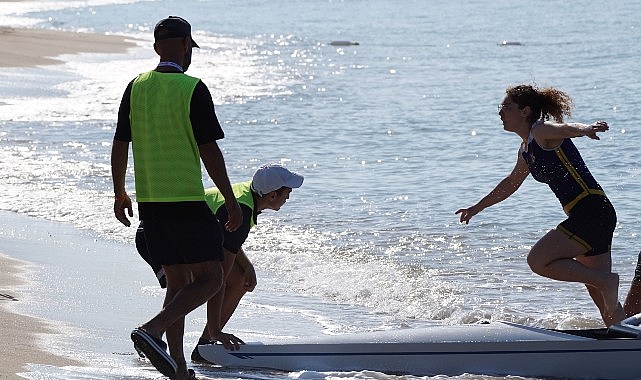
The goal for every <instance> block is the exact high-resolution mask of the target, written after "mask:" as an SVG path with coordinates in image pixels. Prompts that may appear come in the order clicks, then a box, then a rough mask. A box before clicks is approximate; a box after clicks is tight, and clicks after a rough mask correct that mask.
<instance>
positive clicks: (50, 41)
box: [0, 1, 135, 67]
mask: <svg viewBox="0 0 641 380" xmlns="http://www.w3.org/2000/svg"><path fill="white" fill-rule="evenodd" d="M0 3H2V2H1V1H0ZM134 46H135V44H134V43H133V42H131V41H127V40H126V38H125V37H122V36H114V35H103V34H89V33H70V32H58V31H54V30H44V29H16V28H11V27H4V26H0V52H1V53H2V54H0V67H22V66H39V65H51V64H59V63H62V61H61V60H60V59H57V58H56V57H57V56H59V55H61V54H73V53H125V52H126V51H127V48H130V47H134Z"/></svg>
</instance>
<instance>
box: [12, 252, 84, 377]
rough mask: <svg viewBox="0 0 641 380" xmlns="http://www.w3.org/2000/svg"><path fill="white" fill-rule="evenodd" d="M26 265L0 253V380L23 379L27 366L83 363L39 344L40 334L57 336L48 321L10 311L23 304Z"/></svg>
mask: <svg viewBox="0 0 641 380" xmlns="http://www.w3.org/2000/svg"><path fill="white" fill-rule="evenodd" d="M27 265H28V263H27V262H25V261H22V260H17V259H15V258H12V257H11V256H8V255H6V254H5V253H4V252H2V253H0V341H1V342H3V344H1V345H0V356H1V357H2V362H1V363H0V379H10V380H13V379H23V377H20V376H18V373H21V372H25V371H27V370H28V368H27V366H28V365H29V364H45V365H52V366H56V367H64V366H71V365H76V366H77V365H82V364H83V363H81V362H79V361H76V360H73V359H70V358H67V357H63V356H58V355H55V354H53V353H51V352H49V351H47V350H45V348H44V347H42V345H41V344H40V343H39V342H41V341H42V339H40V338H41V337H42V335H56V334H57V331H56V329H55V328H54V327H53V326H51V325H50V324H49V322H48V321H47V320H44V319H40V318H35V317H30V316H27V315H23V314H19V313H17V312H15V311H13V310H11V306H13V305H12V304H13V303H15V302H23V301H22V298H21V295H22V293H21V291H20V288H21V287H24V286H29V282H28V281H27V280H26V279H25V278H24V277H23V273H25V272H26V269H25V267H26V266H27Z"/></svg>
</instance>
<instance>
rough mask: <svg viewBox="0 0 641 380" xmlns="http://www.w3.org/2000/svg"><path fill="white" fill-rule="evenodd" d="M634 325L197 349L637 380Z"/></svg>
mask: <svg viewBox="0 0 641 380" xmlns="http://www.w3.org/2000/svg"><path fill="white" fill-rule="evenodd" d="M635 328H636V327H633V333H632V334H627V333H626V332H624V333H616V332H612V331H610V332H609V333H608V331H607V330H605V329H603V330H589V331H584V332H583V333H582V335H584V336H580V335H576V334H570V333H566V332H560V331H555V330H547V329H539V328H532V327H527V326H523V325H518V324H513V323H507V322H495V323H489V324H477V325H460V326H435V327H428V328H422V329H406V330H396V331H378V332H371V333H361V334H353V335H346V336H327V337H319V338H313V339H312V338H306V339H299V340H294V341H288V342H281V343H270V344H263V343H249V344H247V345H243V346H241V348H240V350H238V351H229V350H225V349H224V348H223V347H222V345H219V344H207V345H200V346H198V350H199V353H200V354H201V356H202V357H203V358H205V359H206V360H208V361H209V362H211V363H213V364H217V365H221V366H225V367H253V368H270V369H276V370H282V371H300V370H309V371H362V370H371V371H378V372H383V373H388V374H411V375H417V376H433V375H448V376H454V375H459V374H463V373H472V374H483V375H496V376H501V375H515V376H527V377H561V378H592V379H597V378H598V379H632V378H639V376H641V339H639V338H638V335H637V337H632V335H634V331H636V330H634V329H635ZM624 335H627V337H624Z"/></svg>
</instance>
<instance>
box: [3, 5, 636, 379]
mask: <svg viewBox="0 0 641 380" xmlns="http://www.w3.org/2000/svg"><path fill="white" fill-rule="evenodd" d="M640 13H641V4H640V3H638V2H634V1H612V2H608V3H607V4H606V3H601V4H600V3H598V2H591V1H578V2H567V1H560V0H559V1H545V2H531V3H527V4H526V3H524V2H513V1H507V0H495V1H488V0H475V1H465V2H437V1H423V0H403V1H383V0H369V1H363V0H353V1H352V0H343V1H335V0H323V1H312V0H295V1H285V0H250V1H243V2H238V1H229V0H221V1H204V0H203V1H184V0H183V1H107V0H104V1H64V2H63V1H35V2H31V1H25V2H16V3H4V4H3V7H2V9H1V10H0V24H4V25H9V26H16V27H30V28H45V29H57V30H65V31H80V32H93V33H110V34H118V35H124V36H127V37H128V38H130V39H131V40H132V41H134V42H135V44H136V47H134V48H132V49H130V50H129V51H128V52H127V53H126V54H111V55H106V54H79V55H67V56H63V57H62V58H63V59H64V60H66V61H67V62H66V63H64V64H61V65H56V66H45V67H36V68H6V69H3V70H2V72H0V173H2V184H1V185H0V210H3V212H2V213H1V214H0V216H1V217H2V222H0V226H1V228H0V233H1V234H2V236H3V243H2V244H3V245H2V247H0V248H3V249H4V250H6V251H12V252H17V253H16V254H17V255H19V256H20V257H17V258H21V259H25V260H28V261H30V262H32V263H33V265H32V266H31V267H30V268H31V270H30V272H29V273H30V274H29V278H30V279H31V280H32V281H33V285H32V286H31V287H29V289H28V290H25V292H26V294H27V298H28V300H29V302H23V303H20V305H19V306H16V308H17V309H18V310H19V311H20V312H24V313H27V314H30V315H35V316H39V317H43V318H47V319H50V320H53V321H55V323H56V324H57V325H58V326H59V328H60V329H61V331H63V332H64V334H63V335H61V336H56V337H55V339H52V342H50V344H51V345H52V346H51V347H53V349H54V351H58V352H61V353H63V354H66V355H69V356H72V357H77V358H80V359H82V360H85V361H87V362H88V363H89V365H88V366H87V367H68V368H53V367H47V366H42V365H32V366H31V367H30V368H29V371H27V373H25V374H23V375H24V376H25V377H27V378H31V379H68V378H83V379H85V378H95V379H103V378H104V379H120V378H141V379H142V378H156V377H157V376H158V373H157V372H155V371H153V370H152V369H151V368H150V367H149V366H148V365H145V364H144V363H141V362H139V361H138V360H137V359H136V356H135V355H134V354H133V348H132V345H131V342H130V340H129V331H130V330H131V329H132V328H133V327H135V326H137V325H138V324H140V323H142V322H144V321H146V320H147V319H149V318H150V317H151V316H152V315H153V314H154V313H156V312H157V311H158V310H159V308H160V304H161V303H162V296H163V293H162V291H161V290H160V289H159V288H158V287H157V284H156V283H155V279H154V277H153V274H152V273H151V271H150V269H149V268H148V267H146V264H145V263H144V262H143V261H142V260H141V259H140V258H139V257H138V256H137V255H136V252H135V248H134V245H133V238H134V234H135V229H134V228H125V227H124V226H122V225H121V224H120V223H119V222H118V221H116V219H115V218H114V217H113V212H112V206H113V204H112V202H113V198H112V197H113V189H112V185H111V173H110V162H109V156H110V150H111V142H112V139H113V134H114V131H115V123H116V113H117V110H118V105H119V102H120V97H121V96H122V93H123V91H124V89H125V87H126V85H127V83H128V82H129V81H130V80H131V79H133V78H134V77H135V76H136V75H137V74H138V73H140V72H143V71H146V70H149V69H151V68H153V67H154V66H155V64H156V63H157V56H156V55H155V53H154V52H153V49H152V43H153V40H152V30H153V26H154V24H155V22H157V21H158V20H159V19H161V18H163V17H166V16H168V15H180V16H183V17H185V18H186V19H188V20H189V21H190V22H191V24H192V26H193V34H194V39H195V40H196V41H197V42H198V44H199V45H200V46H201V48H200V49H195V50H194V55H193V63H192V65H191V67H190V68H189V74H191V75H194V76H197V77H199V78H202V80H203V81H204V82H205V83H206V84H207V85H208V87H209V88H210V91H211V93H212V96H213V98H214V103H215V105H216V112H217V115H218V118H219V120H220V122H221V124H222V126H223V129H224V131H225V134H226V137H225V139H224V140H221V141H219V146H220V147H221V149H222V150H223V152H224V155H225V160H226V163H227V169H228V173H229V177H230V179H231V180H232V182H240V181H245V180H248V179H250V178H251V175H252V174H253V172H254V171H255V169H256V168H257V167H258V166H260V165H261V164H263V163H267V162H279V163H282V164H284V165H286V166H287V167H288V168H290V169H291V170H294V171H297V172H299V173H301V174H302V175H304V176H305V182H304V184H303V186H302V187H301V188H300V189H296V190H294V191H293V192H292V195H291V197H290V199H289V201H288V202H287V204H286V205H285V206H284V207H283V208H282V209H281V210H280V211H279V212H273V211H270V210H267V211H265V212H264V213H263V214H261V215H260V217H259V223H258V225H257V226H256V227H255V229H254V230H252V233H251V234H250V236H249V239H248V240H247V242H246V243H245V245H244V248H245V251H246V252H247V254H248V256H249V257H250V259H251V260H252V262H253V263H254V265H255V267H256V268H257V272H258V281H259V285H258V287H257V289H256V290H255V291H254V292H253V293H251V294H248V295H247V296H246V297H245V298H244V300H243V301H242V302H241V305H240V307H239V309H238V311H237V313H236V314H235V315H234V317H233V318H232V320H231V321H230V323H229V325H228V327H227V328H226V330H227V331H228V332H231V333H234V334H236V335H238V336H239V337H241V338H242V339H244V340H247V341H256V340H262V339H268V338H270V337H272V338H273V337H283V336H292V337H296V336H312V335H321V334H345V333H349V332H357V331H371V330H380V329H396V328H417V327H421V326H425V325H431V324H458V323H474V322H477V321H480V320H509V321H514V322H519V323H526V324H529V325H534V326H543V327H562V328H573V327H578V328H589V327H598V326H601V323H602V322H601V320H600V317H599V315H598V312H597V310H596V308H595V306H594V305H593V304H592V302H591V300H590V299H589V297H588V295H587V292H586V291H585V288H584V287H583V285H580V284H570V283H561V282H557V281H552V280H549V279H546V278H543V277H540V276H537V275H535V274H533V273H532V272H531V271H530V269H529V268H528V266H527V263H526V259H525V258H526V255H527V252H528V250H529V248H530V247H531V246H532V245H533V244H534V243H535V242H536V241H537V239H538V238H540V237H541V236H542V235H543V234H545V233H546V232H547V231H548V230H549V229H551V228H553V227H554V226H556V225H557V224H558V223H559V222H560V221H561V220H563V219H564V214H563V211H562V209H561V207H560V205H559V204H558V201H557V200H556V199H555V197H554V195H553V194H552V193H551V191H550V190H549V188H548V187H547V186H545V185H542V184H539V183H536V182H535V181H534V180H532V179H531V178H529V179H528V180H526V182H525V183H524V184H523V186H522V187H521V189H519V191H518V192H517V193H516V194H514V195H513V196H512V197H511V198H509V199H508V200H506V201H504V202H502V203H501V204H499V205H496V206H494V207H491V208H489V209H487V210H485V211H483V212H482V213H480V214H479V215H477V216H475V217H474V218H473V219H472V221H471V223H470V224H469V225H461V224H459V223H458V216H457V215H454V212H455V211H456V210H457V209H459V208H463V207H469V206H471V205H472V204H474V203H475V202H477V201H478V200H479V199H480V198H481V197H482V196H484V195H485V194H487V193H488V192H489V191H490V190H491V189H492V188H493V186H494V185H495V184H496V183H498V182H499V181H500V180H501V179H502V178H503V177H504V176H505V175H507V174H508V173H509V172H510V170H511V169H512V168H513V165H514V164H515V162H516V157H517V149H518V146H519V143H520V140H519V138H518V137H517V136H516V135H514V134H510V133H507V132H504V131H503V130H502V125H501V122H500V119H499V117H498V114H497V105H498V104H499V103H500V102H501V100H502V98H503V96H504V92H505V88H506V87H507V86H509V85H514V84H519V83H528V84H536V85H538V86H539V87H546V86H554V87H557V88H559V89H562V90H564V91H566V92H567V93H568V94H569V95H570V96H572V97H573V99H574V101H575V105H576V108H575V111H574V114H573V118H572V120H574V121H581V122H592V121H595V120H600V119H602V120H606V121H607V122H608V123H609V125H610V130H609V131H608V132H607V133H604V134H601V135H600V136H601V140H599V141H596V140H590V139H587V138H577V139H575V144H576V145H577V146H578V147H579V149H580V151H581V153H582V155H583V157H584V159H585V161H586V162H587V165H588V167H589V168H590V170H591V171H592V173H593V174H594V176H595V177H596V179H597V180H598V181H599V182H600V184H601V185H602V186H603V187H604V189H605V190H606V192H607V194H608V196H609V197H610V199H611V200H612V203H613V204H614V206H615V207H616V209H617V214H618V224H617V229H616V231H615V237H614V243H613V250H612V254H613V268H614V270H615V271H617V272H619V273H620V276H621V287H620V289H621V298H622V299H623V297H624V296H625V293H626V292H627V288H628V286H629V283H630V280H631V278H632V274H633V271H634V265H635V263H636V257H637V253H638V251H639V249H640V248H641V243H640V242H639V241H638V238H637V231H638V230H639V225H638V221H637V219H638V218H637V216H638V215H639V211H640V210H639V205H638V202H637V200H638V194H639V190H640V185H641V178H640V177H639V164H638V160H637V157H638V154H637V153H638V145H639V139H640V136H639V134H640V133H641V131H640V130H639V127H638V120H637V114H638V113H639V107H638V104H639V102H640V101H641V86H639V79H638V78H641V59H640V57H641V47H640V46H639V45H640V44H639V41H641V38H640V37H641V20H640V19H639V18H638V17H637V15H638V14H640ZM332 41H350V42H354V43H357V44H351V45H342V46H335V45H332V44H331V42H332ZM504 42H509V43H504ZM130 164H131V160H130ZM132 177H133V175H132V171H131V169H130V171H129V173H128V182H127V189H128V191H129V192H130V193H131V194H132V195H135V192H134V184H133V178H132ZM203 180H204V181H205V183H206V185H207V186H211V185H213V183H212V181H211V180H210V179H209V178H208V177H207V176H206V175H204V176H203ZM137 221H138V220H137V210H136V215H135V216H134V218H133V225H136V224H137ZM16 304H18V303H16ZM204 322H205V317H204V310H203V309H202V308H200V309H198V310H196V311H194V312H193V313H192V314H190V315H189V316H188V319H187V323H186V338H185V344H186V346H185V350H186V353H187V355H188V354H189V353H190V351H191V349H192V348H193V344H194V342H195V341H196V340H197V338H198V336H199V334H200V331H201V330H202V327H203V325H204ZM196 370H197V372H198V373H199V375H200V376H203V377H205V378H261V379H262V378H267V379H271V378H283V377H289V378H301V379H302V378H305V379H306V378H388V376H387V375H385V374H379V373H371V372H365V373H313V372H312V373H310V372H300V373H298V372H297V373H289V374H288V373H273V372H269V371H249V372H240V373H239V372H236V371H226V370H221V369H218V368H213V367H209V366H197V367H196ZM392 378H393V377H392ZM460 378H475V379H476V378H482V377H479V376H467V375H463V376H461V377H460Z"/></svg>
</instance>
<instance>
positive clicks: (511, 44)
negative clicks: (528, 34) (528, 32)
mask: <svg viewBox="0 0 641 380" xmlns="http://www.w3.org/2000/svg"><path fill="white" fill-rule="evenodd" d="M497 45H499V46H522V45H523V44H522V43H520V42H519V41H501V42H499V43H498V44H497Z"/></svg>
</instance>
